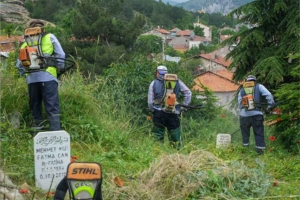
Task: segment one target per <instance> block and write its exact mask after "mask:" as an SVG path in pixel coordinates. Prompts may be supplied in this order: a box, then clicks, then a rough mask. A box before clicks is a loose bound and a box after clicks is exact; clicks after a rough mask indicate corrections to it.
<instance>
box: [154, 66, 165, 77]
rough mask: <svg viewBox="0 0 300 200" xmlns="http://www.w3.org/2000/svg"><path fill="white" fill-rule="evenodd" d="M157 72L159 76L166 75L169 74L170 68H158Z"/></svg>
mask: <svg viewBox="0 0 300 200" xmlns="http://www.w3.org/2000/svg"><path fill="white" fill-rule="evenodd" d="M156 71H157V72H158V73H159V74H161V75H164V74H166V73H168V68H167V67H166V66H163V65H161V66H158V67H157V68H156Z"/></svg>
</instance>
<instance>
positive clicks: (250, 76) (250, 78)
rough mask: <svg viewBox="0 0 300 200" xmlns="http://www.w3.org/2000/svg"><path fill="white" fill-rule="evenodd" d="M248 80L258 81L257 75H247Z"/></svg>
mask: <svg viewBox="0 0 300 200" xmlns="http://www.w3.org/2000/svg"><path fill="white" fill-rule="evenodd" d="M246 81H256V77H255V76H253V75H249V76H247V78H246Z"/></svg>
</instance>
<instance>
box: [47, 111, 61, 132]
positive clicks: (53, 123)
mask: <svg viewBox="0 0 300 200" xmlns="http://www.w3.org/2000/svg"><path fill="white" fill-rule="evenodd" d="M49 124H50V131H59V130H61V128H60V116H59V114H58V115H57V116H51V117H49Z"/></svg>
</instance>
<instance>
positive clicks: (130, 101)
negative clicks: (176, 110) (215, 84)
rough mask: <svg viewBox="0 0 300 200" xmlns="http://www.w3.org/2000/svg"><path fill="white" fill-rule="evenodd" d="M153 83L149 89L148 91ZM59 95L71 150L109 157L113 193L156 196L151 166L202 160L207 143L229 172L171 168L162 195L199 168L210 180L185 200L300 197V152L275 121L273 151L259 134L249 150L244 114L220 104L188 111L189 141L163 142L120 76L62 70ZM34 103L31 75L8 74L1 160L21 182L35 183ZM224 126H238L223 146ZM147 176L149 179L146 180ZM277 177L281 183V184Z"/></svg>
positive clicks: (90, 157) (229, 129) (86, 157)
mask: <svg viewBox="0 0 300 200" xmlns="http://www.w3.org/2000/svg"><path fill="white" fill-rule="evenodd" d="M112 81H113V82H112ZM112 83H114V84H112ZM147 89H148V88H145V89H144V90H145V95H146V91H147ZM59 94H60V106H61V110H62V116H61V123H62V127H63V129H64V130H66V131H67V132H68V133H69V134H70V136H71V154H72V155H76V156H77V157H78V161H94V162H99V163H101V165H102V168H103V195H104V198H105V199H141V198H144V199H151V198H152V199H153V198H154V197H155V196H153V195H152V193H153V194H157V193H159V189H158V188H152V189H151V190H150V189H149V188H148V187H147V185H145V183H147V180H148V178H146V179H143V176H142V174H144V173H146V172H148V175H147V177H149V176H150V177H151V173H152V174H154V172H155V170H154V171H151V169H153V168H156V167H157V166H159V165H158V163H160V161H161V162H163V161H167V160H169V159H170V162H171V163H172V162H173V164H174V166H178V165H177V163H178V162H180V159H179V160H176V159H172V158H173V157H176V158H178V157H180V158H183V159H184V158H186V157H189V156H190V157H189V159H190V160H191V159H197V158H198V157H197V156H194V157H193V155H195V154H193V153H194V152H197V151H199V150H200V151H204V152H211V154H210V153H209V155H211V160H210V161H213V160H215V159H216V160H218V162H220V163H223V164H224V166H226V167H228V169H229V171H228V173H229V174H228V176H225V175H224V174H222V173H221V172H222V170H221V169H220V168H218V167H217V165H216V166H214V165H210V166H214V167H216V168H206V169H202V168H201V169H200V168H197V167H196V168H194V167H193V168H191V169H190V170H191V171H192V172H193V173H192V174H189V173H187V172H186V171H184V170H183V171H182V173H181V172H180V173H179V172H178V171H172V168H167V169H168V170H170V173H166V174H165V175H164V176H162V177H159V180H161V181H162V183H160V184H164V183H165V184H166V185H165V188H166V190H165V191H163V192H162V193H161V195H162V196H164V198H162V197H161V196H160V197H161V199H172V198H173V199H174V198H175V197H176V196H175V194H174V196H173V195H172V193H171V192H170V191H171V190H170V189H171V188H172V185H168V184H171V183H172V181H176V180H178V179H176V178H174V177H177V176H178V177H183V178H187V179H188V181H190V182H193V179H195V180H196V179H197V178H199V173H198V174H197V173H196V172H197V171H198V172H200V171H201V173H202V174H203V175H205V177H206V178H204V179H201V181H203V183H204V184H203V185H202V187H200V185H199V187H195V188H194V190H193V191H192V192H188V193H186V194H185V195H183V196H181V199H242V198H244V199H250V198H266V199H267V197H268V198H272V197H278V198H279V199H280V198H282V199H286V198H287V197H295V198H296V197H297V195H298V197H299V194H300V193H299V191H298V188H299V186H300V184H299V182H300V181H299V180H300V177H299V170H300V160H299V159H300V158H299V155H294V154H289V153H288V152H286V151H285V150H283V149H282V147H281V146H280V145H279V144H278V143H277V141H276V140H275V141H269V140H268V137H269V136H271V135H272V132H273V128H272V127H266V141H267V145H268V150H267V151H266V153H265V154H264V155H262V156H259V157H258V156H257V154H256V152H255V148H254V146H253V145H254V138H253V134H252V136H251V143H252V144H253V145H252V146H251V147H250V148H249V149H244V148H242V147H241V134H240V131H237V130H238V129H239V124H238V118H237V117H236V116H233V115H232V114H231V113H230V112H227V111H224V110H221V109H220V111H219V114H217V115H216V117H215V118H214V119H210V120H208V119H201V118H194V117H192V116H194V115H192V116H189V115H188V113H183V115H182V116H181V120H182V137H183V141H184V147H183V148H182V149H181V150H180V151H176V150H175V149H173V148H172V147H170V146H169V143H168V142H167V138H166V142H165V143H164V144H162V143H159V142H156V141H155V140H154V139H153V138H152V137H151V135H150V129H151V127H152V123H151V121H148V120H147V116H146V115H144V114H142V112H140V111H139V109H141V108H138V107H135V106H134V102H135V100H136V99H135V98H126V97H129V96H130V95H131V94H130V93H128V87H127V86H126V85H124V82H120V80H119V79H118V78H115V79H114V80H111V77H110V76H106V77H93V78H90V77H86V78H84V77H83V76H82V75H81V73H80V70H79V69H78V70H77V71H75V72H73V73H68V74H65V75H63V76H62V77H61V80H60V86H59ZM145 101H146V98H145ZM27 106H28V95H27V86H26V83H25V80H24V78H17V77H16V76H15V75H14V74H10V73H2V76H1V142H0V145H1V159H0V166H1V168H2V169H3V170H4V171H5V172H6V173H7V174H9V175H10V178H11V179H12V180H13V181H14V182H15V183H16V184H17V185H21V184H22V183H24V182H26V183H28V184H29V185H30V186H32V187H33V188H34V185H35V182H34V181H35V180H34V159H33V140H32V138H31V136H30V134H29V127H30V122H31V117H30V112H29V110H28V107H27ZM135 109H136V110H135ZM14 111H18V112H20V113H21V126H20V127H19V128H18V129H13V128H12V126H11V123H10V121H9V114H10V113H12V112H14ZM190 112H197V111H196V110H194V111H190ZM222 114H223V115H222ZM45 117H46V116H45ZM234 132H235V133H234ZM218 133H230V134H231V133H234V134H233V135H232V142H231V145H230V146H229V147H228V148H225V149H216V136H217V134H218ZM269 148H270V149H269ZM205 155H207V154H205ZM197 162H203V163H202V164H203V166H205V165H206V163H205V162H208V160H199V161H197V160H196V161H195V160H193V163H197ZM162 164H163V163H162ZM193 166H194V165H193ZM201 166H202V165H201ZM174 170H176V169H174ZM235 174H239V176H235ZM243 174H244V175H245V176H243ZM169 175H170V176H169ZM171 175H173V177H172V176H171ZM175 175H176V176H175ZM116 176H118V177H120V178H121V179H122V180H124V181H125V184H126V187H124V188H118V187H116V185H115V184H114V182H113V178H114V177H116ZM184 180H186V179H184ZM154 181H155V180H154ZM141 182H142V183H144V184H140V183H141ZM275 182H276V183H277V184H278V185H276V186H273V184H274V183H275ZM177 185H178V186H180V187H185V185H180V184H177ZM233 185H234V187H233ZM144 186H145V187H144ZM147 188H148V189H147ZM168 188H169V189H168ZM185 189H187V188H185ZM36 190H37V189H36ZM179 190H180V189H179ZM251 194H252V195H251ZM253 194H255V195H253ZM180 195H182V194H180ZM37 196H38V198H39V199H46V197H45V194H44V193H41V192H39V193H38V194H37ZM139 197H140V198H139ZM29 198H30V197H29Z"/></svg>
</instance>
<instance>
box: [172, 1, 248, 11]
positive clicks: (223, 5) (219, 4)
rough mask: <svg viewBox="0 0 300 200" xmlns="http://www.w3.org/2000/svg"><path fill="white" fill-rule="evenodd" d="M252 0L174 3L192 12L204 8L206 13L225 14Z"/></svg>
mask: <svg viewBox="0 0 300 200" xmlns="http://www.w3.org/2000/svg"><path fill="white" fill-rule="evenodd" d="M252 1H253V0H189V1H187V2H183V3H180V4H176V6H178V7H182V8H184V9H186V10H190V11H193V12H197V11H198V10H204V11H205V12H207V13H217V12H220V13H224V14H226V13H229V12H230V11H232V10H234V9H235V8H238V7H240V6H242V5H244V4H247V3H249V2H252Z"/></svg>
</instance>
